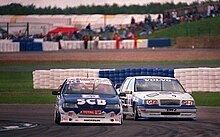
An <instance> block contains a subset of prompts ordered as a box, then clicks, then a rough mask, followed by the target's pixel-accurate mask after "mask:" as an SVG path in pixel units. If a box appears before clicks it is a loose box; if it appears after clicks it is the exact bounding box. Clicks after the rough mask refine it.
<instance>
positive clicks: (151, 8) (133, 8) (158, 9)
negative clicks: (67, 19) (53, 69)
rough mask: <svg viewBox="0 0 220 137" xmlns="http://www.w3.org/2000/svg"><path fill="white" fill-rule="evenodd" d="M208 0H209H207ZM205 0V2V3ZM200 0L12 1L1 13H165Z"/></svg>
mask: <svg viewBox="0 0 220 137" xmlns="http://www.w3.org/2000/svg"><path fill="white" fill-rule="evenodd" d="M209 1H210V0H209ZM205 2H208V1H205ZM205 2H203V3H205ZM198 4H199V3H198V2H193V3H191V4H187V3H182V2H180V3H177V4H174V3H173V2H166V3H149V4H145V5H129V6H126V5H123V6H119V5H117V4H112V5H108V4H105V5H103V6H97V5H86V6H85V5H81V6H78V7H68V6H67V7H66V8H64V9H61V8H58V7H56V6H55V7H51V6H48V7H44V8H42V7H36V6H35V5H33V4H32V5H27V6H24V5H21V4H16V3H12V4H10V5H4V6H0V15H33V14H38V15H48V14H49V15H57V14H63V15H71V14H108V15H113V14H159V13H163V12H164V11H165V10H169V9H176V8H183V7H188V6H194V5H198Z"/></svg>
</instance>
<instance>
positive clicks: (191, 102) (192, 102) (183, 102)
mask: <svg viewBox="0 0 220 137" xmlns="http://www.w3.org/2000/svg"><path fill="white" fill-rule="evenodd" d="M194 104H195V102H194V101H193V100H183V101H182V105H188V106H189V105H194Z"/></svg>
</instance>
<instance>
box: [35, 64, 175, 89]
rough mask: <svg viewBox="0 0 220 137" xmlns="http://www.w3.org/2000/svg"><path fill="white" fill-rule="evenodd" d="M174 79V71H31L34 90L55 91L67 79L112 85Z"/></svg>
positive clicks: (155, 69) (157, 69)
mask: <svg viewBox="0 0 220 137" xmlns="http://www.w3.org/2000/svg"><path fill="white" fill-rule="evenodd" d="M143 75H144V76H152V75H155V76H165V77H168V76H169V77H174V69H160V68H154V69H153V68H128V69H120V70H115V69H50V70H35V71H33V85H34V88H35V89H44V88H48V89H57V87H58V86H59V85H60V84H62V82H63V81H64V79H65V78H67V77H101V78H109V79H110V80H111V81H112V82H113V83H114V84H117V83H122V82H123V81H124V80H125V78H126V77H128V76H143Z"/></svg>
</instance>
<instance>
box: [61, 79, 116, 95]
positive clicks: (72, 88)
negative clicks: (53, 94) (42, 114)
mask: <svg viewBox="0 0 220 137" xmlns="http://www.w3.org/2000/svg"><path fill="white" fill-rule="evenodd" d="M63 94H99V95H101V94H111V95H116V91H115V89H114V87H113V86H112V85H110V84H102V83H98V84H97V83H79V82H78V83H66V84H65V86H64V89H63Z"/></svg>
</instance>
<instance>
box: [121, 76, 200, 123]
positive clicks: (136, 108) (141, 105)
mask: <svg viewBox="0 0 220 137" xmlns="http://www.w3.org/2000/svg"><path fill="white" fill-rule="evenodd" d="M119 92H120V98H121V100H122V103H123V115H124V116H123V117H124V118H125V117H126V116H127V115H133V116H134V120H138V119H140V118H147V119H149V118H188V119H194V118H196V106H195V101H194V99H193V97H192V96H191V95H190V94H188V93H187V92H186V91H185V90H184V88H183V86H182V85H181V84H180V82H179V81H178V80H177V79H175V78H169V77H155V76H136V77H127V78H126V79H125V80H124V82H123V83H122V86H121V87H120V89H119Z"/></svg>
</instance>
